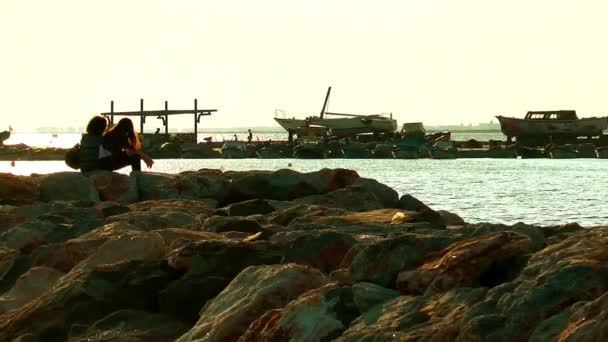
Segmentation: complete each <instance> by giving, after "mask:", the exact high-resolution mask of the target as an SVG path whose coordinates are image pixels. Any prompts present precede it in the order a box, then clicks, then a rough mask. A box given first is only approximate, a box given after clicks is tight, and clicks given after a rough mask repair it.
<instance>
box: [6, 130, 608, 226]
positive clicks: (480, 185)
mask: <svg viewBox="0 0 608 342" xmlns="http://www.w3.org/2000/svg"><path fill="white" fill-rule="evenodd" d="M233 134H235V133H226V132H222V133H216V134H212V133H203V134H200V137H199V138H201V139H202V138H203V137H206V136H213V137H214V140H215V141H221V140H222V139H225V140H230V138H232V137H233ZM236 134H237V135H241V136H242V138H243V139H244V138H245V137H246V135H245V134H244V133H236ZM79 137H80V136H79V134H58V135H56V136H54V135H51V134H38V133H37V134H25V133H15V134H13V135H12V136H11V138H10V140H7V141H6V142H5V143H6V144H16V143H25V144H27V145H30V146H41V147H43V146H53V147H70V146H73V145H74V144H75V143H76V142H78V140H79ZM452 137H453V139H455V140H468V139H477V140H489V139H496V140H504V136H501V134H497V133H461V134H458V133H456V134H455V133H454V132H453V133H452ZM262 139H263V140H268V139H273V140H283V139H285V135H284V134H281V133H264V134H263V135H261V136H260V140H262ZM201 168H213V169H221V170H237V171H239V170H278V169H282V168H290V169H293V170H296V171H300V172H309V171H315V170H319V169H321V168H348V169H353V170H356V171H357V172H358V173H359V174H360V175H361V176H362V177H368V178H374V179H376V180H378V181H379V182H381V183H384V184H386V185H388V186H390V187H392V188H393V189H395V190H396V191H397V192H398V193H399V194H400V195H403V194H411V195H413V196H414V197H416V198H418V199H420V200H421V201H423V202H425V203H426V204H428V205H429V206H431V207H432V208H434V209H443V210H448V211H450V212H453V213H456V214H458V215H459V216H461V217H462V218H463V219H464V220H465V221H467V222H470V223H478V222H492V223H504V224H514V223H517V222H523V223H527V224H536V225H544V226H547V225H561V224H566V223H571V222H577V223H579V224H581V225H583V226H586V227H591V226H600V225H607V226H608V202H607V198H608V196H607V189H608V177H607V176H608V160H605V159H456V160H433V159H419V160H398V159H320V160H305V159H238V160H230V159H163V160H156V161H155V164H154V166H153V168H152V169H151V170H150V171H155V172H166V173H179V172H182V171H188V170H197V169H201ZM60 171H73V170H72V169H70V168H68V166H67V165H65V163H64V162H63V161H16V162H15V164H14V166H11V163H10V161H0V172H9V173H13V174H19V175H29V174H32V173H38V174H45V173H52V172H60ZM119 172H122V173H129V172H130V169H129V168H128V167H127V168H124V169H121V170H119Z"/></svg>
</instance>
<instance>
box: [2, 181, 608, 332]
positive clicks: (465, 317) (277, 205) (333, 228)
mask: <svg viewBox="0 0 608 342" xmlns="http://www.w3.org/2000/svg"><path fill="white" fill-rule="evenodd" d="M604 228H605V227H604ZM607 234H608V233H606V231H605V229H603V228H602V227H593V228H583V227H581V226H579V225H577V224H567V225H563V226H554V227H539V226H532V225H527V224H523V223H519V224H515V225H511V226H507V225H501V224H491V223H478V224H468V223H466V222H464V221H463V220H462V219H461V218H460V217H458V215H456V214H453V213H449V212H445V211H435V210H433V209H432V208H429V207H428V206H427V205H425V204H424V203H422V202H420V201H419V200H417V199H416V198H414V197H412V196H410V195H407V194H405V195H403V196H401V197H399V196H398V194H397V193H396V192H395V191H394V190H393V189H391V188H389V187H387V186H385V185H383V184H380V183H378V182H376V181H374V180H372V179H365V178H361V177H359V175H358V174H357V173H356V172H354V171H351V170H344V169H335V170H330V169H323V170H320V171H317V172H311V173H298V172H295V171H291V170H279V171H275V172H269V171H248V172H222V171H220V170H208V169H203V170H198V171H191V172H183V173H180V174H160V173H138V174H135V175H132V176H127V175H123V174H117V173H110V172H95V173H92V174H89V175H87V176H86V177H85V176H82V175H80V174H79V173H72V172H67V173H56V174H49V175H32V176H29V177H22V176H14V175H10V174H0V341H11V340H18V341H65V340H70V341H98V340H116V341H242V342H243V341H286V340H291V341H327V340H333V339H335V340H338V341H372V340H373V341H377V340H378V341H385V340H400V341H409V340H419V339H421V340H438V341H527V340H531V341H547V340H563V341H566V340H573V341H574V340H576V341H598V340H603V339H604V337H605V336H607V334H608V329H607V328H606V325H605V324H604V322H605V317H606V316H607V315H608V305H606V303H607V299H606V296H608V294H607V293H608V235H607Z"/></svg>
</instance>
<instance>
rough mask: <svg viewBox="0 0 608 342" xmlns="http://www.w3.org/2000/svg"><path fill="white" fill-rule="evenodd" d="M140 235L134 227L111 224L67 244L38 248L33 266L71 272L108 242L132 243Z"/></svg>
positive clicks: (33, 254)
mask: <svg viewBox="0 0 608 342" xmlns="http://www.w3.org/2000/svg"><path fill="white" fill-rule="evenodd" d="M139 235H141V232H140V231H139V230H138V229H137V228H136V227H134V226H132V225H129V224H126V223H122V222H118V223H110V224H107V225H104V226H102V227H99V228H97V229H95V230H92V231H90V232H89V233H87V234H84V235H82V236H79V237H77V238H73V239H70V240H67V241H65V242H61V243H53V244H48V245H45V246H42V247H38V248H37V249H35V250H34V251H33V252H32V264H33V265H35V266H48V267H52V268H55V269H57V270H60V271H62V272H69V271H70V270H71V269H72V268H73V267H74V266H76V265H77V264H78V263H80V262H81V261H83V260H85V259H87V258H88V257H89V256H90V255H92V254H94V253H95V252H96V251H97V249H98V248H99V247H100V246H101V245H103V244H104V243H105V242H106V241H108V240H112V239H113V240H124V241H130V240H132V239H133V238H134V237H136V236H139Z"/></svg>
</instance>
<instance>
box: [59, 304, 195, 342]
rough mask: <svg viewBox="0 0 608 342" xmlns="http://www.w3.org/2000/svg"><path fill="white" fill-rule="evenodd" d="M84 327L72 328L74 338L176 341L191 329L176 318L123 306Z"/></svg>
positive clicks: (84, 340)
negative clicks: (80, 330)
mask: <svg viewBox="0 0 608 342" xmlns="http://www.w3.org/2000/svg"><path fill="white" fill-rule="evenodd" d="M83 327H84V329H83V330H84V331H82V332H76V331H75V330H76V329H74V328H72V329H71V331H70V332H71V333H70V337H69V340H70V341H74V342H87V341H97V340H99V339H100V338H102V339H103V340H104V341H130V342H136V341H141V342H145V341H173V340H175V339H176V338H178V337H179V336H181V335H182V334H183V333H185V332H186V331H188V328H189V327H188V326H187V325H186V324H185V323H183V322H180V321H177V320H175V319H174V318H172V317H170V316H166V315H162V314H155V313H150V312H146V311H139V310H129V309H126V310H119V311H116V312H113V313H111V314H109V315H107V316H106V317H104V318H102V319H100V320H98V321H97V322H95V323H93V324H92V325H91V326H88V327H87V326H83Z"/></svg>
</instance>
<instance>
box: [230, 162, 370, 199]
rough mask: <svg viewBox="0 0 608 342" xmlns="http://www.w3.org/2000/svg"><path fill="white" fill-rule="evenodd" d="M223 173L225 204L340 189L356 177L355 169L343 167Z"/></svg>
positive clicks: (294, 196)
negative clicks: (314, 170) (225, 194)
mask: <svg viewBox="0 0 608 342" xmlns="http://www.w3.org/2000/svg"><path fill="white" fill-rule="evenodd" d="M225 175H226V177H227V178H228V179H230V183H229V187H228V193H227V196H226V198H225V202H226V203H227V204H229V203H237V202H242V201H245V200H249V199H255V198H264V199H271V200H287V201H289V200H293V199H295V198H298V197H303V196H307V195H314V194H323V193H327V192H331V191H334V190H337V189H341V188H344V187H346V186H349V185H351V184H352V183H353V182H355V181H356V180H357V179H358V178H359V175H358V174H357V173H356V172H355V171H352V170H346V169H322V170H320V171H316V172H309V173H299V172H297V171H293V170H290V169H282V170H278V171H244V172H226V173H225Z"/></svg>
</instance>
